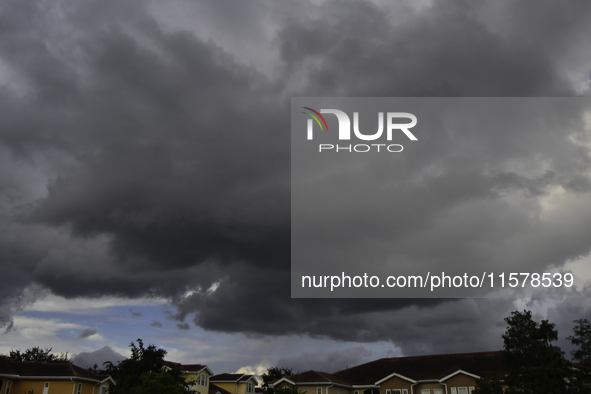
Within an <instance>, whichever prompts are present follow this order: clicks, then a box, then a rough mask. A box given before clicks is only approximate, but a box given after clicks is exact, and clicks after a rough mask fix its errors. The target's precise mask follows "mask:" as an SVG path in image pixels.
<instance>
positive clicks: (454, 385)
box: [271, 352, 503, 394]
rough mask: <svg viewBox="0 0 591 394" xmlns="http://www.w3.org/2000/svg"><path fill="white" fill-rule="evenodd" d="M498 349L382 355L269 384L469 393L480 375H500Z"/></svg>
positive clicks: (353, 392) (365, 391)
mask: <svg viewBox="0 0 591 394" xmlns="http://www.w3.org/2000/svg"><path fill="white" fill-rule="evenodd" d="M502 371H503V370H502V365H501V353H500V352H482V353H462V354H440V355H430V356H415V357H396V358H383V359H380V360H376V361H372V362H369V363H366V364H362V365H358V366H355V367H352V368H347V369H344V370H341V371H338V372H335V373H333V374H329V373H325V372H319V371H306V372H302V373H299V374H296V375H292V376H288V377H284V378H282V379H279V380H277V381H275V382H273V383H272V384H271V386H272V387H276V388H286V389H292V388H294V387H295V388H297V389H298V391H300V392H305V393H306V394H471V393H472V391H473V390H474V388H475V387H476V382H477V380H478V379H479V378H481V377H483V376H487V377H497V378H502V376H503V372H502Z"/></svg>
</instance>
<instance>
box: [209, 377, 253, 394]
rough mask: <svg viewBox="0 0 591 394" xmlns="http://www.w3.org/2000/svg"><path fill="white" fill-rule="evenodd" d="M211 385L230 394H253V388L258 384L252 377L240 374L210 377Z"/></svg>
mask: <svg viewBox="0 0 591 394" xmlns="http://www.w3.org/2000/svg"><path fill="white" fill-rule="evenodd" d="M211 383H213V384H215V385H216V387H218V388H220V389H223V390H226V391H228V392H230V394H254V388H255V386H258V384H259V382H258V381H257V380H256V378H255V377H254V375H246V374H240V373H223V374H220V375H214V376H212V377H211ZM222 394H224V393H222Z"/></svg>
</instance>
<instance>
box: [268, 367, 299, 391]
mask: <svg viewBox="0 0 591 394" xmlns="http://www.w3.org/2000/svg"><path fill="white" fill-rule="evenodd" d="M290 375H293V370H292V369H291V368H284V367H278V366H275V367H271V368H267V372H265V373H264V374H263V384H262V385H261V388H262V389H263V393H265V394H273V393H274V392H275V390H273V388H272V387H269V383H271V382H274V381H276V380H279V379H281V378H282V377H284V376H290Z"/></svg>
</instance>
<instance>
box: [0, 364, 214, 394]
mask: <svg viewBox="0 0 591 394" xmlns="http://www.w3.org/2000/svg"><path fill="white" fill-rule="evenodd" d="M164 366H165V367H168V368H173V367H178V368H179V369H180V370H181V372H182V374H183V377H184V378H185V380H186V381H187V382H191V383H192V389H193V390H195V391H196V392H197V394H208V393H209V391H210V378H211V376H212V375H213V372H211V370H210V369H209V367H208V366H207V365H203V364H179V363H175V362H172V361H165V362H164ZM0 394H2V393H0Z"/></svg>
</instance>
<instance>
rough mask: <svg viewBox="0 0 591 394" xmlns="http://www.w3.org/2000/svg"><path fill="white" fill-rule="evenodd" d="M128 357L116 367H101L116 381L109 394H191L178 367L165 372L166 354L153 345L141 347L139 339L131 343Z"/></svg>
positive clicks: (190, 384) (106, 364)
mask: <svg viewBox="0 0 591 394" xmlns="http://www.w3.org/2000/svg"><path fill="white" fill-rule="evenodd" d="M129 346H130V348H131V357H130V358H128V359H126V360H123V361H121V362H120V363H119V364H117V365H113V363H111V362H106V363H104V364H103V365H104V367H105V369H104V371H103V372H105V373H108V374H109V375H111V376H112V377H113V379H115V382H117V385H116V386H114V387H111V391H110V393H109V394H135V393H170V394H177V393H178V394H193V393H195V391H194V390H192V389H191V386H192V382H187V381H186V380H185V379H184V377H183V375H182V373H181V371H180V369H179V368H178V367H173V368H164V356H166V350H164V349H160V348H157V347H156V346H155V345H148V346H147V347H144V343H143V341H142V340H141V339H138V340H137V345H136V344H135V343H133V342H131V343H130V345H129Z"/></svg>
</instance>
